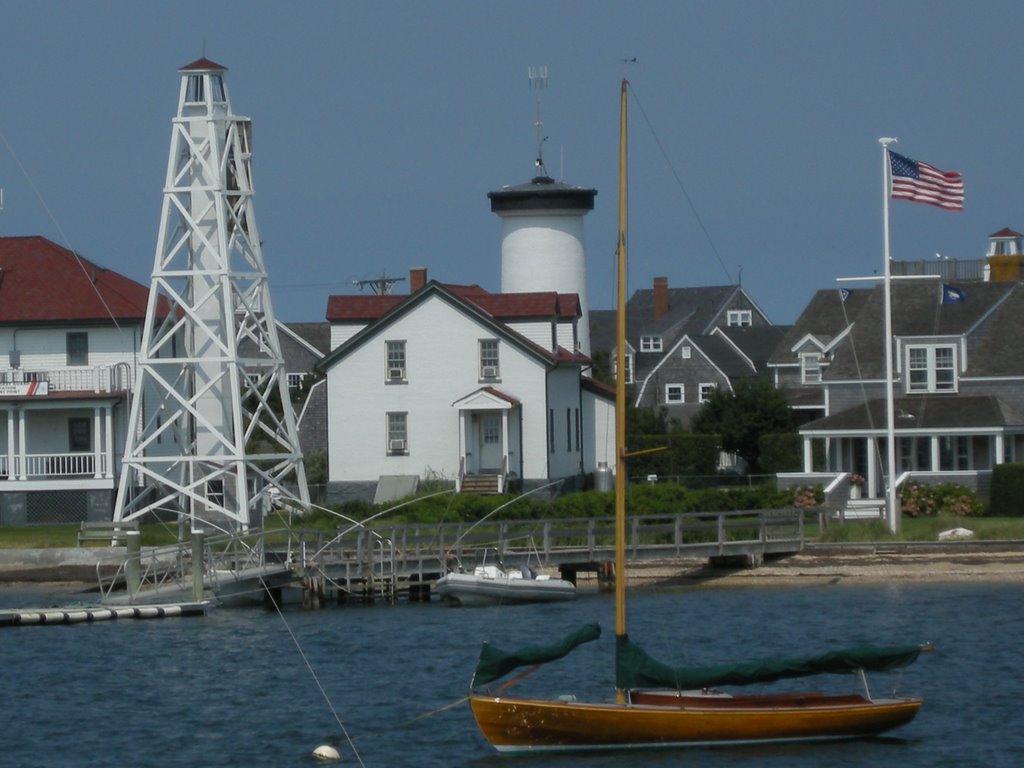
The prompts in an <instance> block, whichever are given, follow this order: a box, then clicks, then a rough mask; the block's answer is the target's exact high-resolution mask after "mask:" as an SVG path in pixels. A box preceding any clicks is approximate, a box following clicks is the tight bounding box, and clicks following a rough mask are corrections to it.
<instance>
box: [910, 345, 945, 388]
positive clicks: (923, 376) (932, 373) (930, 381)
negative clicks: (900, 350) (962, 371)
mask: <svg viewBox="0 0 1024 768" xmlns="http://www.w3.org/2000/svg"><path fill="white" fill-rule="evenodd" d="M907 391H908V392H955V391H956V351H955V349H954V347H953V345H952V344H947V345H943V346H939V345H935V346H916V347H907Z"/></svg>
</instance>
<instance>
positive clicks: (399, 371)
mask: <svg viewBox="0 0 1024 768" xmlns="http://www.w3.org/2000/svg"><path fill="white" fill-rule="evenodd" d="M386 345H387V350H388V359H387V364H388V374H387V380H388V381H389V382H400V381H405V342H404V341H388V342H386Z"/></svg>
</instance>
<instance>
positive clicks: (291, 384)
mask: <svg viewBox="0 0 1024 768" xmlns="http://www.w3.org/2000/svg"><path fill="white" fill-rule="evenodd" d="M287 377H288V389H302V381H303V379H305V378H306V374H304V373H289V374H287Z"/></svg>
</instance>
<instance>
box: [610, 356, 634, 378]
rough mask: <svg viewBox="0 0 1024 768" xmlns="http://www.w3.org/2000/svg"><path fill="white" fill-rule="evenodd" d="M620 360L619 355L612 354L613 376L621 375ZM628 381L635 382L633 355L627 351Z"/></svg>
mask: <svg viewBox="0 0 1024 768" xmlns="http://www.w3.org/2000/svg"><path fill="white" fill-rule="evenodd" d="M618 368H619V360H618V357H617V356H615V355H613V356H612V376H614V377H616V378H617V377H618V375H619V370H618ZM626 383H627V384H632V383H633V355H632V354H631V353H629V352H627V353H626Z"/></svg>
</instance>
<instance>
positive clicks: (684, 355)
mask: <svg viewBox="0 0 1024 768" xmlns="http://www.w3.org/2000/svg"><path fill="white" fill-rule="evenodd" d="M679 354H680V355H682V358H683V360H689V359H690V355H692V354H693V349H692V348H691V347H690V345H689V344H687V345H686V346H685V347H683V348H682V349H681V350H680V351H679Z"/></svg>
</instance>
